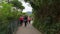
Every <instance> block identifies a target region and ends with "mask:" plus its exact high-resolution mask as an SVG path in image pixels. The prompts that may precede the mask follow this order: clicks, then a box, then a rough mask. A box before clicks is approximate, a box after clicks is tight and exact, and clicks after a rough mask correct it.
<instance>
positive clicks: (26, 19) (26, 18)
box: [24, 16, 28, 27]
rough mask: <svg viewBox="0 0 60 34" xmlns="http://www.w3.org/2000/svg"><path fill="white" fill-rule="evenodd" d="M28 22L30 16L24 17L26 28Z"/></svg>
mask: <svg viewBox="0 0 60 34" xmlns="http://www.w3.org/2000/svg"><path fill="white" fill-rule="evenodd" d="M27 22H28V16H24V23H25V27H26V26H27Z"/></svg>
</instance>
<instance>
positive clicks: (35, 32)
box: [16, 24, 41, 34]
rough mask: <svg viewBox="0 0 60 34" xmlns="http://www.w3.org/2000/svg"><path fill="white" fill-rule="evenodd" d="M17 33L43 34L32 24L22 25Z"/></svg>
mask: <svg viewBox="0 0 60 34" xmlns="http://www.w3.org/2000/svg"><path fill="white" fill-rule="evenodd" d="M16 34H41V33H40V32H39V31H38V30H37V29H35V28H34V27H33V26H32V25H31V24H28V25H27V27H24V25H23V26H21V27H19V28H18V30H17V32H16Z"/></svg>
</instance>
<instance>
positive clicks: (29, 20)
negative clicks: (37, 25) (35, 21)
mask: <svg viewBox="0 0 60 34" xmlns="http://www.w3.org/2000/svg"><path fill="white" fill-rule="evenodd" d="M30 22H31V18H30V17H29V16H28V23H29V24H30Z"/></svg>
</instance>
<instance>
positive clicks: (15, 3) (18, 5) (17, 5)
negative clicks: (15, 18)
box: [10, 0, 24, 10]
mask: <svg viewBox="0 0 60 34" xmlns="http://www.w3.org/2000/svg"><path fill="white" fill-rule="evenodd" d="M10 3H12V4H13V6H14V7H16V8H17V9H19V8H20V9H21V10H23V9H24V7H23V6H22V3H21V2H19V1H18V0H13V1H11V2H10Z"/></svg>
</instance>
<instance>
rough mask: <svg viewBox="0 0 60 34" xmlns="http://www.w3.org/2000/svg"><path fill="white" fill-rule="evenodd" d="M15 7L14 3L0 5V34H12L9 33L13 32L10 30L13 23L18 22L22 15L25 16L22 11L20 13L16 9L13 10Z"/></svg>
mask: <svg viewBox="0 0 60 34" xmlns="http://www.w3.org/2000/svg"><path fill="white" fill-rule="evenodd" d="M13 6H14V5H13V4H12V3H7V2H2V3H0V34H12V33H8V32H12V31H9V29H8V28H9V26H10V25H11V22H12V23H13V21H14V20H18V18H19V17H20V15H22V14H23V13H21V11H18V10H16V9H15V8H13ZM12 8H13V9H12ZM19 8H20V7H19ZM13 25H14V24H13Z"/></svg>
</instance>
